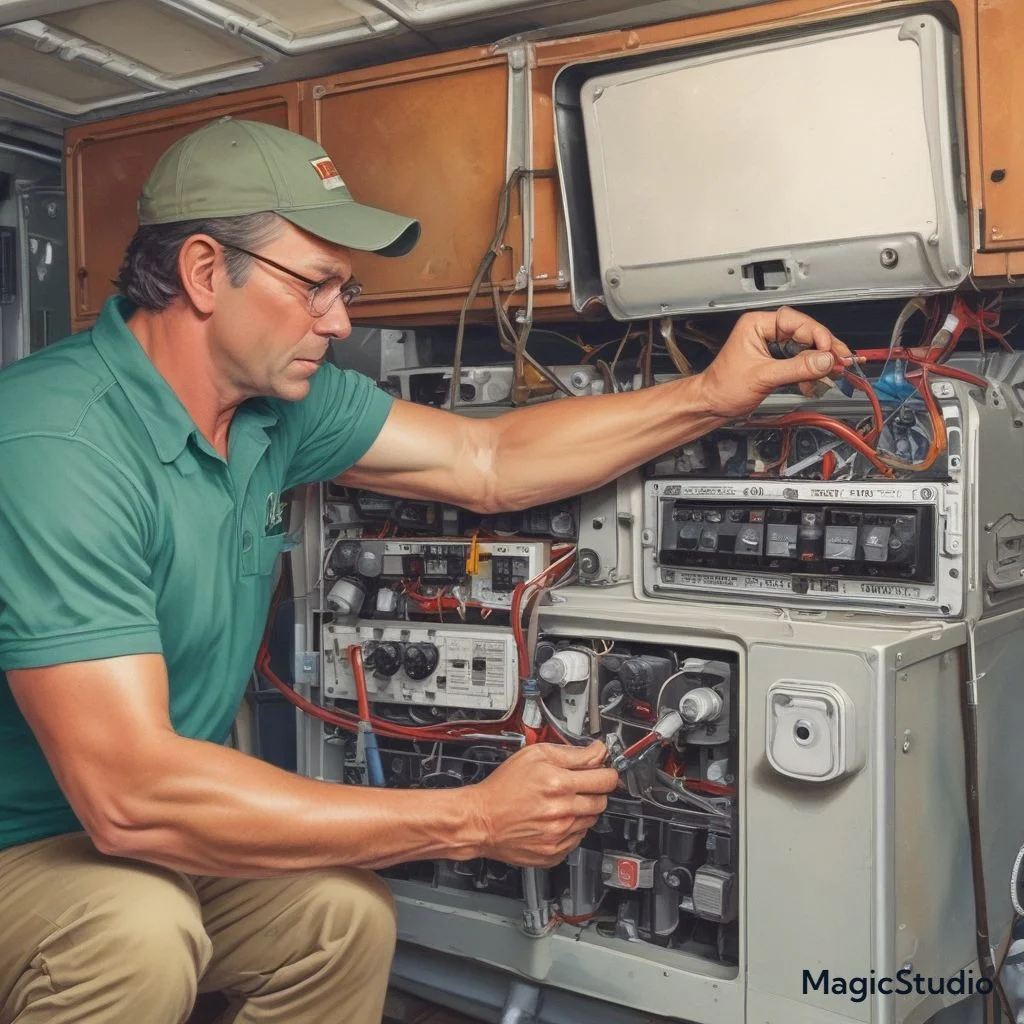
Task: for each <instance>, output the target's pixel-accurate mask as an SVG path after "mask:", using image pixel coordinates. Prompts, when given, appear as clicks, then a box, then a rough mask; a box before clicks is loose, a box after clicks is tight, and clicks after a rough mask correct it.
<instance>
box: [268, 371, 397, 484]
mask: <svg viewBox="0 0 1024 1024" xmlns="http://www.w3.org/2000/svg"><path fill="white" fill-rule="evenodd" d="M391 405H392V398H391V396H390V395H389V394H387V393H386V392H384V391H381V390H380V388H378V387H377V385H376V384H374V382H373V381H372V380H370V378H369V377H366V376H364V375H363V374H361V373H357V372H356V371H355V370H340V369H338V367H336V366H333V365H331V364H330V363H328V364H325V365H324V366H322V367H320V369H319V370H318V371H317V372H316V374H314V376H313V378H312V379H311V381H310V387H309V394H308V395H307V396H306V397H305V398H304V399H303V400H302V401H301V402H296V403H294V404H293V405H292V408H291V409H289V410H288V411H289V414H291V415H294V416H295V423H294V428H295V430H296V433H297V438H296V447H295V454H294V455H293V456H292V459H291V463H290V465H289V467H288V473H287V477H286V482H285V485H284V487H283V489H284V490H288V489H289V488H291V487H295V486H297V485H298V484H304V483H310V482H312V481H315V480H330V479H332V478H333V477H336V476H338V474H339V473H343V472H344V471H345V470H346V469H348V468H349V466H352V465H355V463H357V462H358V461H359V460H360V459H361V458H362V457H363V456H364V455H365V454H366V452H367V451H368V450H369V448H370V446H371V445H372V444H373V442H374V441H376V440H377V436H378V434H380V432H381V429H382V428H383V426H384V421H385V420H386V419H387V418H388V413H389V412H390V411H391Z"/></svg>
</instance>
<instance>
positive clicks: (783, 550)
mask: <svg viewBox="0 0 1024 1024" xmlns="http://www.w3.org/2000/svg"><path fill="white" fill-rule="evenodd" d="M666 513H667V514H666V515H665V516H664V520H663V522H664V525H663V528H662V537H661V551H660V553H659V560H660V562H661V564H662V565H666V566H692V567H695V568H696V567H699V568H707V569H736V570H741V571H742V570H746V571H749V572H754V571H761V572H764V571H769V572H780V573H798V574H799V575H801V576H804V577H806V578H807V579H811V578H814V577H839V576H843V577H852V578H862V579H878V580H911V581H915V582H920V583H932V582H934V578H935V567H934V564H933V554H932V549H933V537H934V531H935V522H934V519H935V510H934V508H933V507H932V506H930V505H921V506H903V507H900V506H879V505H850V504H845V503H844V504H841V505H840V504H836V505H827V504H822V505H812V506H808V505H803V504H797V503H793V504H785V503H779V504H776V505H772V506H769V507H767V508H764V507H760V508H753V507H751V506H736V505H728V504H725V503H718V502H696V501H670V502H669V503H668V508H666Z"/></svg>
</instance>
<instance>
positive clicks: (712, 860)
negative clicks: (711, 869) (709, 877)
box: [707, 832, 733, 868]
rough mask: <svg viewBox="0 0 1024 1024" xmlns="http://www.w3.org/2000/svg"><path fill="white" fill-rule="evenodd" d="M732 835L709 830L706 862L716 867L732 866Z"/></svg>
mask: <svg viewBox="0 0 1024 1024" xmlns="http://www.w3.org/2000/svg"><path fill="white" fill-rule="evenodd" d="M732 857H733V837H732V836H727V835H724V834H723V833H721V832H709V833H708V839H707V863H708V864H714V865H715V866H716V867H720V868H727V867H731V866H732Z"/></svg>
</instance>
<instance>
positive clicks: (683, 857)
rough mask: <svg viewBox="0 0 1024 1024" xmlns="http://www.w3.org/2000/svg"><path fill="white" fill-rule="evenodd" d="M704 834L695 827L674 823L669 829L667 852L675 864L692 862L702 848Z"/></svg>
mask: <svg viewBox="0 0 1024 1024" xmlns="http://www.w3.org/2000/svg"><path fill="white" fill-rule="evenodd" d="M701 838H702V834H701V832H700V831H699V830H697V829H695V828H686V827H683V826H677V825H672V826H670V827H669V829H668V845H667V851H666V852H667V853H668V857H669V860H671V861H672V862H673V863H675V864H692V863H693V861H694V860H695V859H696V857H697V851H698V850H699V849H700V845H699V844H700V841H701Z"/></svg>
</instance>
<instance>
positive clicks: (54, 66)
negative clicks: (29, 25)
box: [0, 36, 143, 113]
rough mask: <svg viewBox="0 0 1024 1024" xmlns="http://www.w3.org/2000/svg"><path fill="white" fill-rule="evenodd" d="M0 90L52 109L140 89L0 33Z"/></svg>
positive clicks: (91, 103) (79, 105)
mask: <svg viewBox="0 0 1024 1024" xmlns="http://www.w3.org/2000/svg"><path fill="white" fill-rule="evenodd" d="M0 92H3V93H6V94H8V95H12V96H15V97H17V98H19V99H24V100H26V101H28V102H30V103H37V104H39V105H41V106H44V107H48V108H50V109H52V110H57V111H61V112H69V113H70V112H76V111H77V110H78V109H79V108H88V107H90V106H100V105H103V104H104V103H111V102H117V101H118V100H119V99H131V98H132V97H133V96H139V95H141V94H142V93H143V90H140V89H139V88H138V87H137V86H132V85H130V84H128V83H127V82H125V80H124V79H123V78H119V77H118V76H116V75H111V74H108V73H106V72H104V71H101V70H99V69H98V68H86V67H84V66H79V65H77V64H73V63H70V62H68V61H64V60H61V59H60V58H59V57H56V56H53V55H52V54H47V53H40V52H39V51H38V50H35V49H33V47H32V46H31V45H30V44H29V43H27V42H24V41H22V40H20V39H16V38H12V37H11V36H5V37H0Z"/></svg>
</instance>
